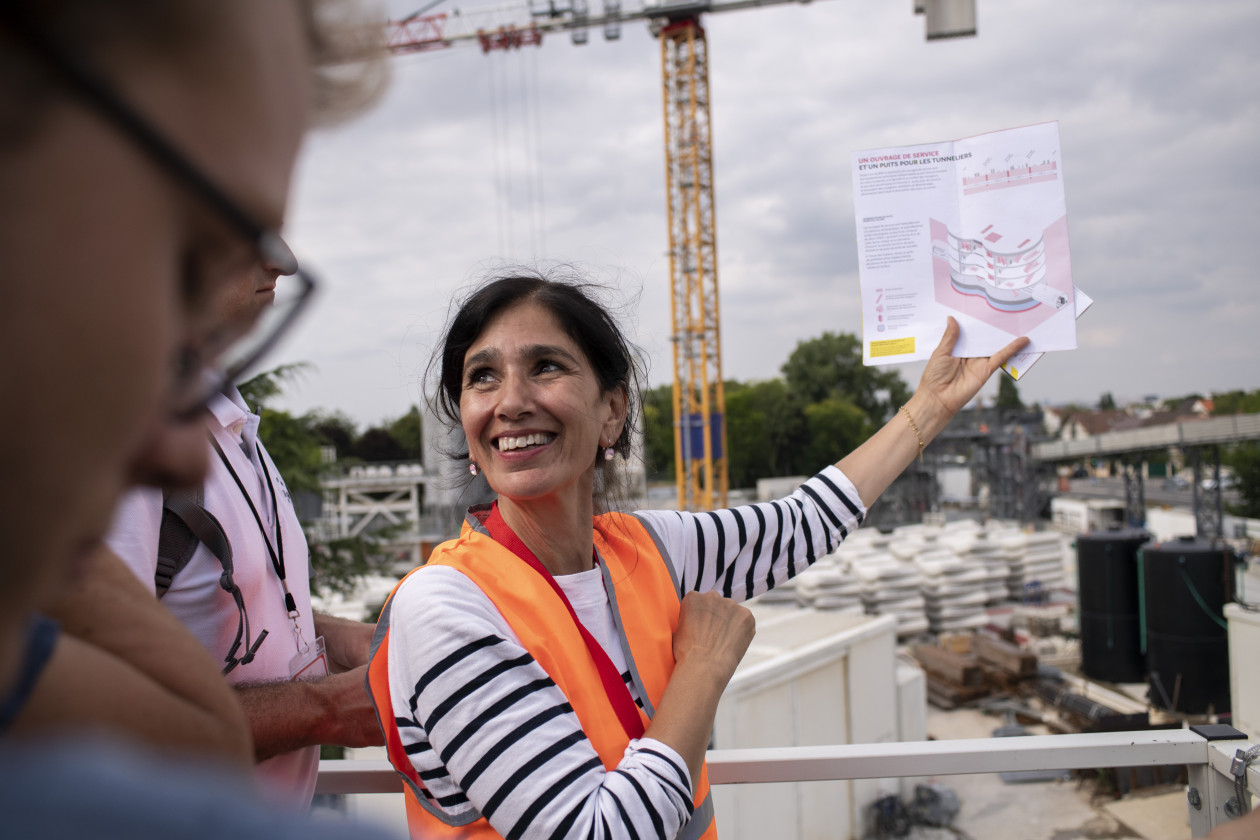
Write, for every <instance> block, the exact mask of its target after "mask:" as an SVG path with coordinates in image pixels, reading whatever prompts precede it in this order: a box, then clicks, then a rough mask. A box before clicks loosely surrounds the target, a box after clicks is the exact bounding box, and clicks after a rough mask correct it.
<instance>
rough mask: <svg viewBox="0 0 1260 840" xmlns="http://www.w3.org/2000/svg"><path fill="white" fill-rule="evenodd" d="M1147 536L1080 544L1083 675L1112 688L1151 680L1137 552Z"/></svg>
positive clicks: (1119, 531) (1121, 534) (1096, 538)
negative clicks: (1119, 684)
mask: <svg viewBox="0 0 1260 840" xmlns="http://www.w3.org/2000/svg"><path fill="white" fill-rule="evenodd" d="M1150 538H1151V535H1150V534H1148V533H1147V532H1146V531H1142V530H1138V529H1132V528H1113V529H1110V530H1107V531H1095V532H1093V533H1089V534H1082V535H1080V536H1079V537H1077V538H1076V594H1077V599H1078V600H1079V602H1080V610H1079V613H1078V616H1079V623H1080V632H1081V671H1082V672H1084V674H1085V676H1087V677H1091V678H1093V679H1096V680H1105V681H1107V682H1121V683H1133V682H1142V681H1143V680H1145V679H1146V653H1145V651H1144V650H1143V647H1142V625H1141V621H1140V615H1139V601H1140V599H1141V592H1140V591H1139V586H1138V549H1139V548H1141V547H1142V546H1143V545H1145V544H1146V543H1147V542H1148V541H1149V540H1150Z"/></svg>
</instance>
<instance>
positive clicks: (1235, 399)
mask: <svg viewBox="0 0 1260 840" xmlns="http://www.w3.org/2000/svg"><path fill="white" fill-rule="evenodd" d="M1212 414H1213V415H1214V416H1218V417H1219V416H1222V415H1226V414H1260V390H1257V391H1226V392H1225V393H1223V394H1213V395H1212Z"/></svg>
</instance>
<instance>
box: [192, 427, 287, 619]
mask: <svg viewBox="0 0 1260 840" xmlns="http://www.w3.org/2000/svg"><path fill="white" fill-rule="evenodd" d="M210 443H211V445H213V446H214V451H215V452H217V453H219V460H221V461H222V462H223V466H225V467H227V471H228V473H229V474H230V475H231V476H232V480H233V481H235V482H236V486H237V488H238V489H240V491H241V495H242V496H244V497H245V504H247V505H249V512H250V513H252V514H254V521H255V522H257V523H258V532H259V533H260V534H262V538H263V545H265V546H267V553H268V554H269V555H270V556H271V568H273V569H275V571H276V577H278V578H280V586H281V588H283V589H284V607H285V610H286V611H287V612H288V613H289V618H292V619H294V620H296V619H297V614H298V608H297V601H295V600H294V599H293V595H292V594H291V593H290V592H289V584H288V582H287V581H286V580H285V579H284V533H283V529H282V528H281V527H280V507H279V503H278V502H277V501H276V488H275V487H273V486H272V484H271V473H270V471H268V469H267V459H266V458H264V457H263V454H262V448H261V447H260V446H258V445H257V444H254V451H255V452H256V453H257V455H258V463H259V464H260V465H262V471H263V477H264V479H265V480H266V484H267V492H268V493H269V494H270V496H271V521H272V522H274V523H275V525H276V545H275V547H272V545H271V538H270V537H269V536H268V534H267V526H266V525H264V524H263V521H262V516H260V515H259V513H258V508H256V507H255V506H254V500H253V497H251V496H250V495H249V491H248V490H246V489H245V482H243V481H241V477H240V476H239V475H237V474H236V470H234V469H233V468H232V463H231V462H230V461H229V460H228V457H227V454H226V453H225V452H224V451H223V447H221V446H219V442H218V441H217V440H215V438H214V436H213V435H211V437H210Z"/></svg>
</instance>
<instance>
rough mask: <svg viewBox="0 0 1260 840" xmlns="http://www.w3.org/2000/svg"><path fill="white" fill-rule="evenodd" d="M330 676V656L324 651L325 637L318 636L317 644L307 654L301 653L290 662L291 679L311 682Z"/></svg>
mask: <svg viewBox="0 0 1260 840" xmlns="http://www.w3.org/2000/svg"><path fill="white" fill-rule="evenodd" d="M326 676H328V654H327V652H326V651H325V650H324V637H323V636H316V637H315V644H313V645H311V646H310V647H309V648H308V649H307V651H306V652H305V653H303V652H301V651H299V652H298V653H297V655H295V656H294V657H293V658H292V659H290V660H289V679H291V680H311V679H315V678H316V677H326Z"/></svg>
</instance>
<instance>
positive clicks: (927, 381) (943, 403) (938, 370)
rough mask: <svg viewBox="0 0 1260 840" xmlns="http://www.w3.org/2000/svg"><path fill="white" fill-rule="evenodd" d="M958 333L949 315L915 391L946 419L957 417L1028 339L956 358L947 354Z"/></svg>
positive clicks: (951, 350) (1020, 339) (955, 323)
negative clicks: (935, 405) (984, 354)
mask: <svg viewBox="0 0 1260 840" xmlns="http://www.w3.org/2000/svg"><path fill="white" fill-rule="evenodd" d="M959 332H960V330H959V327H958V322H957V321H956V320H954V318H953V316H950V318H949V323H948V324H946V326H945V334H944V335H943V336H941V343H940V344H938V345H937V346H936V350H934V351H933V352H932V357H931V359H929V360H928V364H927V367H926V368H925V369H924V371H923V378H922V379H920V380H919V389H918V391H917V392H916V393H917V394H919V395H921V396H924V397H931V398H933V399H934V400H936V402H937V403H938V404H939V405H940V408H941V409H942V410H943V412H944V413H945V415H946V416H947V417H953V416H954V415H955V414H957V413H958V412H959V410H960V409H962V407H963V406H965V405H966V404H967V403H968V402H970V401H971V398H972V397H974V396H975V395H976V394H977V393H979V391H980V388H981V387H982V386H983V385H984V383H985V382H987V381H988V380H989V377H990V376H992V375H993V373H994V371H996V370H997V369H998V368H1000V367H1001V366H1002V365H1004V364H1006V363H1007V362H1008V361H1009V360H1010V358H1011V357H1012V356H1014V355H1015V354H1016V353H1019V352H1020V351H1022V350H1023V349H1024V348H1025V347H1027V346H1028V338H1027V337H1020V338H1017V339H1015V340H1014V341H1012V342H1011V343H1010V344H1008V345H1006V346H1005V347H1003V348H1002V349H1001V350H999V351H997V352H996V353H994V354H993V355H992V356H988V357H980V358H974V359H960V358H956V357H954V356H951V355H950V354H951V353H952V352H953V350H954V345H955V344H957V343H958V334H959Z"/></svg>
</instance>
